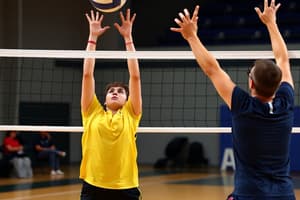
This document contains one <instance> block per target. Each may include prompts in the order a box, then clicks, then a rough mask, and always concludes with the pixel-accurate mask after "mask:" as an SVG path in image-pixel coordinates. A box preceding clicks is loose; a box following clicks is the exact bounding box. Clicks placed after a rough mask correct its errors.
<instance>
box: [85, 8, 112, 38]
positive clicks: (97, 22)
mask: <svg viewBox="0 0 300 200" xmlns="http://www.w3.org/2000/svg"><path fill="white" fill-rule="evenodd" d="M85 15H86V18H87V20H88V22H89V26H90V34H91V35H92V36H95V37H98V36H100V35H102V34H103V33H104V32H105V31H106V30H107V29H109V28H110V27H109V26H104V27H102V21H103V15H100V14H99V12H96V13H94V11H93V10H92V11H91V13H90V15H88V14H85Z"/></svg>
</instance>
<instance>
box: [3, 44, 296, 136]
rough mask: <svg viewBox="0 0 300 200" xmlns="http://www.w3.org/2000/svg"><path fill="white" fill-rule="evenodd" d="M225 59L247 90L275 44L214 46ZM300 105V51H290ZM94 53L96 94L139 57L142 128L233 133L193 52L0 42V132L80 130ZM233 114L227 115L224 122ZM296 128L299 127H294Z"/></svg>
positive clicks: (120, 78)
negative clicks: (87, 68)
mask: <svg viewBox="0 0 300 200" xmlns="http://www.w3.org/2000/svg"><path fill="white" fill-rule="evenodd" d="M212 53H213V54H214V55H215V56H216V58H217V59H218V60H219V62H220V63H221V66H222V67H223V68H224V70H225V71H226V72H228V73H229V75H230V77H231V78H232V80H233V81H234V82H235V83H236V84H237V85H238V86H240V87H241V88H243V89H245V90H248V77H247V74H246V73H247V70H248V68H249V67H250V66H252V65H253V62H254V60H255V59H273V53H272V52H271V51H213V52H212ZM289 54H290V58H291V67H292V74H293V78H294V81H295V106H296V107H297V106H299V105H300V102H299V85H300V80H299V78H300V73H299V71H300V62H299V59H300V51H290V52H289ZM85 57H95V58H96V59H97V60H96V67H95V73H94V75H95V81H96V94H97V96H98V98H99V99H100V101H101V102H103V100H104V95H105V94H104V88H105V85H106V84H107V83H109V82H113V81H121V82H125V83H127V82H128V70H127V63H126V58H138V59H139V65H140V71H141V79H142V95H143V117H142V120H141V123H140V128H139V132H142V133H144V132H152V133H153V132H154V133H156V132H157V133H168V132H172V133H176V132H188V133H201V132H203V133H209V132H222V133H225V132H230V131H231V130H230V127H225V126H223V125H224V124H225V125H226V124H229V123H230V122H229V121H228V120H230V118H228V117H226V115H225V117H224V116H223V113H222V112H223V110H224V109H225V110H226V106H225V104H224V102H223V101H222V99H220V97H219V96H218V94H217V93H216V90H215V88H214V87H213V85H212V83H211V82H210V80H209V79H208V78H207V77H206V76H205V75H204V73H203V72H202V71H201V69H199V66H198V64H197V63H196V61H195V58H194V56H193V54H192V52H191V51H137V52H135V53H133V52H126V51H95V52H86V51H55V50H20V49H18V50H17V49H0V106H1V109H0V122H1V123H0V131H5V130H17V131H41V130H47V131H49V132H82V127H81V113H80V96H81V80H82V65H83V58H85ZM226 120H227V121H226ZM293 132H300V131H299V129H298V128H297V127H294V129H293Z"/></svg>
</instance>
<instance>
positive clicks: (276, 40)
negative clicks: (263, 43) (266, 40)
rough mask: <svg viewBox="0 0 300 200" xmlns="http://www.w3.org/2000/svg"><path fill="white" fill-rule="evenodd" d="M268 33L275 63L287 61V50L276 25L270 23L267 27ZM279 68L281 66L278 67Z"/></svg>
mask: <svg viewBox="0 0 300 200" xmlns="http://www.w3.org/2000/svg"><path fill="white" fill-rule="evenodd" d="M267 29H268V31H269V35H270V39H271V44H272V49H273V53H274V57H275V60H276V62H277V63H280V62H284V61H288V59H289V57H288V50H287V46H286V44H285V42H284V39H283V38H282V36H281V33H280V31H279V28H278V26H277V24H275V23H270V24H268V25H267ZM280 67H281V66H280Z"/></svg>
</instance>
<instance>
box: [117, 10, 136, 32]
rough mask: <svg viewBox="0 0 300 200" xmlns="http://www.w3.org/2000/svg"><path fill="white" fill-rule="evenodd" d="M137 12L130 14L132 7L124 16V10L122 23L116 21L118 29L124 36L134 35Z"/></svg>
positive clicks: (121, 14)
mask: <svg viewBox="0 0 300 200" xmlns="http://www.w3.org/2000/svg"><path fill="white" fill-rule="evenodd" d="M135 17H136V14H135V13H134V14H133V15H132V16H131V15H130V9H127V11H126V16H125V17H124V15H123V12H120V19H121V25H119V24H118V23H114V26H115V27H116V29H117V30H118V31H119V32H120V34H121V35H122V36H123V37H124V38H130V37H131V36H132V25H133V22H134V20H135Z"/></svg>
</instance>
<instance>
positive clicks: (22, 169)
mask: <svg viewBox="0 0 300 200" xmlns="http://www.w3.org/2000/svg"><path fill="white" fill-rule="evenodd" d="M3 156H4V159H5V160H7V161H8V162H10V163H11V164H12V165H13V169H14V171H13V174H12V175H13V176H16V177H18V178H30V177H32V175H33V174H32V168H31V160H30V158H29V157H28V156H27V155H26V154H25V153H24V146H23V144H21V142H20V140H19V139H18V138H17V132H16V131H8V132H7V133H6V136H5V138H4V140H3Z"/></svg>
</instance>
